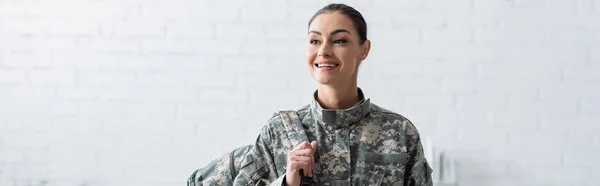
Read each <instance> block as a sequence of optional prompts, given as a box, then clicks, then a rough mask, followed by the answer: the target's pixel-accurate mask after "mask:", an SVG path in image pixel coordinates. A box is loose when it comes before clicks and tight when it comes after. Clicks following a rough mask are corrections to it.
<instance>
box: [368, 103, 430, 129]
mask: <svg viewBox="0 0 600 186" xmlns="http://www.w3.org/2000/svg"><path fill="white" fill-rule="evenodd" d="M370 108H371V111H370V112H371V117H380V118H382V119H383V120H385V121H388V122H390V123H391V124H393V125H397V126H398V127H401V128H402V129H403V130H404V131H406V134H407V135H415V136H417V137H418V136H419V131H418V130H417V127H416V126H415V124H414V123H413V122H412V121H411V120H410V119H408V118H407V117H405V116H404V115H401V114H399V113H398V112H394V111H392V110H389V109H386V108H383V107H381V106H378V105H375V104H371V107H370Z"/></svg>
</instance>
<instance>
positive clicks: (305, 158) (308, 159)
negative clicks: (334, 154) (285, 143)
mask: <svg viewBox="0 0 600 186" xmlns="http://www.w3.org/2000/svg"><path fill="white" fill-rule="evenodd" d="M311 160H312V158H311V157H308V156H292V157H290V161H303V162H306V163H310V162H311Z"/></svg>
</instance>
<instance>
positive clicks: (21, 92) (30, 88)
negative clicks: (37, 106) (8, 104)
mask: <svg viewBox="0 0 600 186" xmlns="http://www.w3.org/2000/svg"><path fill="white" fill-rule="evenodd" d="M6 90H8V91H7V92H8V94H7V96H8V97H10V98H12V99H20V100H51V99H54V98H56V88H55V86H54V85H48V84H38V85H32V84H19V85H14V86H9V87H6Z"/></svg>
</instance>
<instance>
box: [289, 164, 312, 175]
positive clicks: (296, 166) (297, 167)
mask: <svg viewBox="0 0 600 186" xmlns="http://www.w3.org/2000/svg"><path fill="white" fill-rule="evenodd" d="M291 168H292V170H294V172H298V171H300V169H303V170H304V171H302V172H303V173H304V176H308V174H307V171H306V170H308V162H304V161H294V162H292V164H291Z"/></svg>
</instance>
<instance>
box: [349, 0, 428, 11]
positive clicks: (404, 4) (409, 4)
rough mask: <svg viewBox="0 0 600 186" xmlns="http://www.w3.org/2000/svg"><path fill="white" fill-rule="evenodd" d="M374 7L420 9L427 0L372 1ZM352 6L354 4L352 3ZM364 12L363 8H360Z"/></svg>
mask: <svg viewBox="0 0 600 186" xmlns="http://www.w3.org/2000/svg"><path fill="white" fill-rule="evenodd" d="M371 3H372V5H371V6H373V7H375V8H376V9H384V10H389V9H392V10H400V11H401V10H405V9H418V8H421V7H422V6H423V4H424V3H425V1H372V2H371ZM350 6H352V5H350ZM358 11H361V12H362V9H358Z"/></svg>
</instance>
